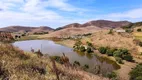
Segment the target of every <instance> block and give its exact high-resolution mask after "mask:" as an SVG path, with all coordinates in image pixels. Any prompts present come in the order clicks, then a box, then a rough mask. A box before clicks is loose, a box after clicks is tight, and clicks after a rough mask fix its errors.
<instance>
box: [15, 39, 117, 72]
mask: <svg viewBox="0 0 142 80" xmlns="http://www.w3.org/2000/svg"><path fill="white" fill-rule="evenodd" d="M13 45H14V46H16V47H19V48H20V49H22V50H24V51H27V52H30V51H31V48H33V49H34V50H35V51H37V50H38V49H40V50H41V52H42V53H44V54H48V55H50V56H62V55H63V54H62V53H65V55H66V56H67V57H68V58H69V60H70V63H73V62H74V61H78V62H80V64H81V66H84V65H85V64H87V65H89V69H88V71H89V72H92V73H94V72H95V67H96V66H98V65H99V66H100V67H101V73H107V72H111V71H113V70H115V69H119V68H120V67H119V66H118V65H117V64H116V63H115V62H114V61H111V60H109V59H107V58H104V57H98V56H95V55H93V54H85V53H79V52H75V51H73V49H72V48H69V47H66V46H63V45H60V44H56V43H54V42H53V41H49V40H28V41H17V42H15V43H13Z"/></svg>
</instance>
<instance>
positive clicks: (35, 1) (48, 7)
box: [0, 0, 142, 28]
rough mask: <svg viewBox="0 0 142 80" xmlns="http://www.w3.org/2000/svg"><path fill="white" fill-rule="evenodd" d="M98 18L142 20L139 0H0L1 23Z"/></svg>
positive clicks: (48, 23)
mask: <svg viewBox="0 0 142 80" xmlns="http://www.w3.org/2000/svg"><path fill="white" fill-rule="evenodd" d="M98 19H105V20H114V21H119V20H128V21H132V22H137V21H142V0H0V27H6V26H11V25H23V26H50V27H52V28H57V27H61V26H64V25H66V24H70V23H75V22H78V23H85V22H88V21H91V20H98Z"/></svg>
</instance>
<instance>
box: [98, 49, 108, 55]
mask: <svg viewBox="0 0 142 80" xmlns="http://www.w3.org/2000/svg"><path fill="white" fill-rule="evenodd" d="M106 51H107V48H106V47H100V48H99V52H100V53H102V54H105V53H106Z"/></svg>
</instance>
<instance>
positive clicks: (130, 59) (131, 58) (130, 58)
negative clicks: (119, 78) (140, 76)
mask: <svg viewBox="0 0 142 80" xmlns="http://www.w3.org/2000/svg"><path fill="white" fill-rule="evenodd" d="M123 59H124V60H126V61H132V60H133V57H132V56H131V55H124V56H123Z"/></svg>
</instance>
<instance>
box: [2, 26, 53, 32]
mask: <svg viewBox="0 0 142 80" xmlns="http://www.w3.org/2000/svg"><path fill="white" fill-rule="evenodd" d="M0 31H7V32H20V31H24V32H26V31H27V32H51V31H54V29H52V28H50V27H48V26H40V27H29V26H8V27H5V28H0Z"/></svg>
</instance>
